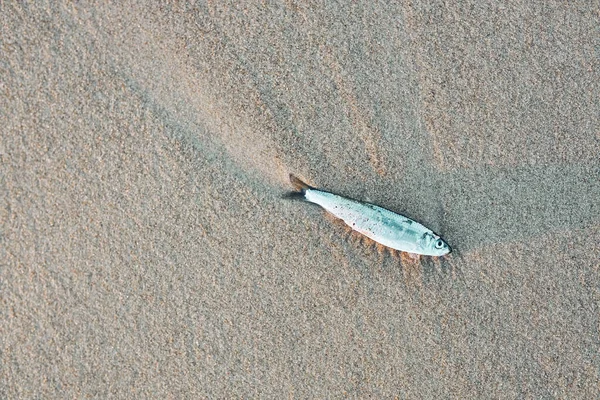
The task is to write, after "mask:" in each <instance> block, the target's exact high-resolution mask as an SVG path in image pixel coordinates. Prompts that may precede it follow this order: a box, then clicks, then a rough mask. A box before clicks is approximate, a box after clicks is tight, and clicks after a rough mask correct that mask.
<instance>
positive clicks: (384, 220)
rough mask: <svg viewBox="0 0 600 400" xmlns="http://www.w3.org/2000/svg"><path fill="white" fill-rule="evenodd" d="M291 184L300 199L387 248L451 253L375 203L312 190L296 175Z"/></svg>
mask: <svg viewBox="0 0 600 400" xmlns="http://www.w3.org/2000/svg"><path fill="white" fill-rule="evenodd" d="M290 181H291V182H292V184H294V186H295V187H296V189H298V192H296V195H297V196H301V197H302V198H303V199H304V200H306V201H309V202H311V203H315V204H318V205H319V206H321V207H323V208H324V209H325V210H326V211H328V212H329V213H331V214H333V215H334V216H336V217H337V218H339V219H341V220H343V221H344V222H345V223H346V225H348V226H349V227H350V228H352V229H353V230H355V231H357V232H359V233H361V234H363V235H365V236H367V237H368V238H370V239H373V240H374V241H376V242H378V243H380V244H382V245H384V246H387V247H390V248H392V249H395V250H399V251H404V252H408V253H414V254H421V255H427V256H443V255H445V254H448V253H450V252H451V251H452V249H451V248H450V246H449V245H448V244H447V243H446V242H445V241H444V240H443V239H442V238H440V237H439V236H438V235H436V234H435V233H434V232H433V231H431V230H430V229H428V228H426V227H425V226H423V225H421V224H420V223H418V222H417V221H414V220H412V219H410V218H407V217H405V216H403V215H400V214H397V213H395V212H392V211H390V210H386V209H385V208H382V207H379V206H376V205H374V204H370V203H365V202H362V201H357V200H353V199H349V198H346V197H343V196H339V195H337V194H334V193H330V192H326V191H323V190H319V189H316V188H313V187H310V186H308V185H307V184H305V183H304V182H302V181H301V180H299V179H298V178H296V177H295V176H293V175H290Z"/></svg>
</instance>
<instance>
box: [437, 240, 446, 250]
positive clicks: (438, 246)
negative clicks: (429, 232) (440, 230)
mask: <svg viewBox="0 0 600 400" xmlns="http://www.w3.org/2000/svg"><path fill="white" fill-rule="evenodd" d="M442 247H444V242H443V241H442V239H438V240H437V242H435V248H436V249H441V248H442Z"/></svg>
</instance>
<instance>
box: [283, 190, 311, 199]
mask: <svg viewBox="0 0 600 400" xmlns="http://www.w3.org/2000/svg"><path fill="white" fill-rule="evenodd" d="M304 194H305V193H304V191H302V192H288V193H285V194H284V195H283V196H281V197H282V198H283V199H288V200H301V201H305V200H306V199H305V198H304Z"/></svg>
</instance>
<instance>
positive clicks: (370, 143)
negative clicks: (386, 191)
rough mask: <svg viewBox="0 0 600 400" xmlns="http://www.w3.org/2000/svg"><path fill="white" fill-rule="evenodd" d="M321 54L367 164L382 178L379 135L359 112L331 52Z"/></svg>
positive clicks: (351, 92) (384, 172) (350, 90)
mask: <svg viewBox="0 0 600 400" xmlns="http://www.w3.org/2000/svg"><path fill="white" fill-rule="evenodd" d="M323 54H324V56H325V60H326V61H327V64H328V65H329V69H330V70H331V72H332V74H333V79H334V81H335V84H336V85H337V87H338V90H339V91H340V94H341V96H342V98H343V99H344V102H345V103H346V104H347V108H348V114H349V115H348V118H349V119H350V122H351V123H352V126H353V127H354V130H355V131H356V133H357V135H358V137H359V138H360V140H361V141H362V142H363V144H364V146H365V150H366V152H367V156H368V157H369V163H370V164H371V166H372V167H373V169H374V170H375V171H376V172H377V173H378V174H379V175H380V176H384V175H385V174H386V172H387V171H386V168H385V162H384V161H383V160H382V157H381V154H380V153H379V149H378V142H379V141H380V140H381V134H380V133H379V131H378V129H377V128H376V127H373V125H372V123H371V122H370V121H369V118H368V117H367V116H366V115H365V113H364V112H362V111H361V108H360V107H359V105H358V100H357V98H356V96H355V95H354V92H353V90H352V88H351V87H350V84H349V83H348V82H347V81H346V79H345V78H344V74H343V72H342V67H341V66H340V64H339V62H338V61H337V60H336V59H335V58H334V56H333V55H332V54H331V50H330V49H329V48H323Z"/></svg>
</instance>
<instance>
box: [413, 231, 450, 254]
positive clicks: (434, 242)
mask: <svg viewBox="0 0 600 400" xmlns="http://www.w3.org/2000/svg"><path fill="white" fill-rule="evenodd" d="M418 246H419V251H420V252H421V254H423V255H426V256H436V257H439V256H443V255H445V254H448V253H450V252H451V251H452V248H451V247H450V246H449V245H448V243H446V242H445V241H444V239H442V238H441V237H439V236H438V235H436V234H435V233H433V232H431V233H425V234H424V235H423V236H422V238H421V240H419V244H418Z"/></svg>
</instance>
